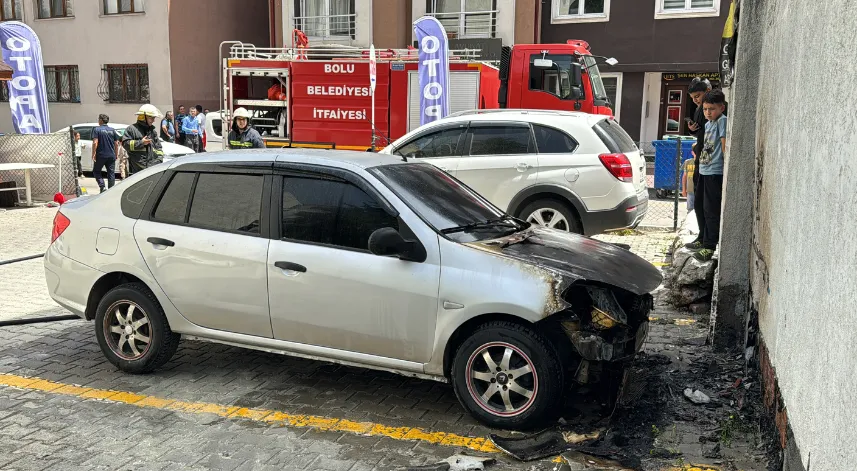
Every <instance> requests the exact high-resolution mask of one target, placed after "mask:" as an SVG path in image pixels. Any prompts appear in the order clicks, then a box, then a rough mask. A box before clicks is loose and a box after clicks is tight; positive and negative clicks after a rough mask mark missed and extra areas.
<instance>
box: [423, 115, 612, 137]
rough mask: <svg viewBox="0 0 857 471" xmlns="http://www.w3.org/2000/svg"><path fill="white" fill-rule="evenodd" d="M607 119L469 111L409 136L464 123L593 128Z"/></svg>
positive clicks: (594, 116)
mask: <svg viewBox="0 0 857 471" xmlns="http://www.w3.org/2000/svg"><path fill="white" fill-rule="evenodd" d="M605 119H608V116H605V115H597V114H590V113H583V112H579V111H561V110H526V109H493V110H469V111H459V112H457V113H452V114H450V115H449V116H447V117H445V118H442V119H439V120H437V121H434V122H432V123H430V124H426V125H425V126H421V127H419V128H416V129H414V130H412V131H411V132H409V133H408V135H409V136H410V135H413V134H415V133H416V131H423V130H425V129H428V128H430V127H434V126H442V125H444V124H452V123H464V122H479V121H484V122H490V121H518V122H528V123H537V124H545V125H548V126H555V127H568V126H575V127H577V126H583V127H586V128H591V127H592V126H594V125H595V124H596V123H598V122H599V121H603V120H605Z"/></svg>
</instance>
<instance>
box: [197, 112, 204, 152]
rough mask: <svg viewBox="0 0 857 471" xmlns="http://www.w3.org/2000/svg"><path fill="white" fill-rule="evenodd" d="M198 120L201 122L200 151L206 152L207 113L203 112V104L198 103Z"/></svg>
mask: <svg viewBox="0 0 857 471" xmlns="http://www.w3.org/2000/svg"><path fill="white" fill-rule="evenodd" d="M196 113H197V115H196V121H197V122H198V123H199V133H200V136H199V139H200V141H201V142H200V148H201V150H200V152H205V137H206V136H205V113H203V112H202V105H196Z"/></svg>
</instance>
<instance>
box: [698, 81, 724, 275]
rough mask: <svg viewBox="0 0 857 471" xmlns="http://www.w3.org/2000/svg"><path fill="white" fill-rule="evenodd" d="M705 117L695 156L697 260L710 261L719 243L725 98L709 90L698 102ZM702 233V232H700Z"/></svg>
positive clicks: (721, 94) (718, 92) (720, 93)
mask: <svg viewBox="0 0 857 471" xmlns="http://www.w3.org/2000/svg"><path fill="white" fill-rule="evenodd" d="M702 103H703V107H704V112H705V117H706V119H708V123H706V124H705V143H704V145H703V147H702V154H700V156H699V167H698V168H699V186H698V187H697V188H696V192H697V193H698V194H699V196H700V198H701V199H702V200H703V201H702V209H703V215H704V219H705V232H704V237H703V239H702V249H701V250H699V251H698V252H697V253H696V254H695V258H696V259H698V260H702V261H706V260H711V257H712V256H713V255H714V251H715V250H716V249H717V243H718V242H719V240H720V209H721V208H720V206H721V201H722V199H723V166H724V160H725V159H724V153H725V151H726V115H724V114H723V112H724V111H725V109H726V96H725V95H724V94H723V92H722V91H721V90H712V91H710V92H708V93H706V94H705V98H703V99H702ZM700 232H702V230H700Z"/></svg>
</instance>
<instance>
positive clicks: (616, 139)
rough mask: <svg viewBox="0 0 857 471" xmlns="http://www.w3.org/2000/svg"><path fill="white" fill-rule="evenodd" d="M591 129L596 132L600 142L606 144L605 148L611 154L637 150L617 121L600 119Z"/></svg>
mask: <svg viewBox="0 0 857 471" xmlns="http://www.w3.org/2000/svg"><path fill="white" fill-rule="evenodd" d="M592 130H593V131H595V134H598V137H600V138H601V142H603V143H604V145H605V146H607V150H609V151H610V153H611V154H619V153H622V154H624V153H625V152H635V151H636V150H637V145H636V144H634V141H633V140H632V139H631V136H629V135H628V133H626V132H625V130H624V129H622V126H620V125H619V123H617V122H616V121H614V120H612V119H602V120H601V121H599V122H598V123H597V124H596V125H595V126H592Z"/></svg>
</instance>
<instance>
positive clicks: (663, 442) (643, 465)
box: [489, 304, 772, 471]
mask: <svg viewBox="0 0 857 471" xmlns="http://www.w3.org/2000/svg"><path fill="white" fill-rule="evenodd" d="M660 307H661V308H662V307H663V304H661V306H660ZM656 311H658V309H656ZM673 312H674V311H673ZM655 315H658V314H657V313H656V314H655ZM682 315H684V314H682ZM675 316H679V314H678V313H675V314H674V317H675ZM679 321H685V322H679ZM692 321H693V320H689V319H679V320H676V319H672V320H670V319H668V318H667V319H665V320H664V322H662V323H660V324H658V325H657V328H658V329H661V332H660V333H657V334H656V335H657V336H658V337H656V338H655V339H653V340H654V343H653V344H651V345H649V347H648V348H647V351H646V352H643V353H640V354H638V355H637V357H636V358H635V359H634V361H633V362H632V363H631V364H630V365H629V367H628V370H629V375H628V378H629V379H628V380H627V381H626V382H625V384H624V385H623V390H622V392H621V394H620V396H621V397H622V398H624V399H625V400H624V401H622V400H620V401H618V402H617V403H616V404H615V406H614V407H613V406H611V405H609V404H604V403H603V400H604V399H603V398H604V397H605V394H604V392H603V391H597V390H595V388H590V389H582V388H580V387H578V388H577V389H576V390H575V391H574V392H573V393H570V394H569V396H568V400H567V406H566V408H565V411H564V414H563V419H562V420H561V421H560V423H559V424H557V425H556V426H554V427H551V428H548V429H547V430H544V431H541V432H540V433H534V434H533V433H531V434H514V433H501V434H498V435H492V436H490V437H489V438H490V439H491V440H492V442H493V443H494V444H495V445H496V446H497V447H498V448H500V449H502V450H504V451H506V452H507V454H508V455H509V456H512V457H515V458H517V459H519V460H521V461H530V460H537V459H545V458H547V457H553V456H557V455H561V454H563V453H566V454H567V455H568V456H570V457H573V458H572V459H578V461H579V460H581V459H582V460H584V461H585V460H589V461H591V463H585V464H581V463H578V465H579V466H578V467H574V466H571V465H570V464H569V463H568V462H566V464H565V465H563V466H564V467H562V468H557V469H568V470H574V469H605V470H611V471H612V470H625V469H634V470H644V471H649V470H662V469H669V468H678V469H687V468H689V467H690V466H691V465H696V466H701V469H703V470H708V469H714V470H718V471H727V470H739V469H740V470H742V471H752V470H763V469H766V463H767V462H768V461H769V460H768V459H767V457H766V455H767V453H768V452H769V450H771V449H772V448H771V446H772V442H771V441H770V440H768V439H767V438H766V437H768V435H766V434H765V433H763V432H762V430H763V428H764V427H763V426H762V425H761V424H763V423H764V420H763V413H762V411H761V389H760V383H759V381H758V379H757V373H756V371H755V370H754V369H753V368H752V366H751V367H746V366H745V365H747V364H752V362H750V363H748V361H747V358H746V356H745V354H732V355H726V354H715V353H714V352H713V351H712V350H711V347H709V346H706V345H704V343H702V342H696V341H687V340H688V339H695V338H696V337H698V336H700V335H702V336H704V331H705V330H706V328H705V326H704V323H702V322H695V321H693V322H692ZM686 389H690V395H691V396H692V398H695V399H696V402H694V400H691V399H690V398H688V397H687V396H686V395H685V390H686ZM703 395H704V397H706V398H707V399H708V401H707V402H705V401H704V400H701V398H702V397H703ZM629 398H630V399H629ZM581 457H584V458H581ZM599 460H601V461H599ZM599 463H600V464H599ZM610 463H612V464H610Z"/></svg>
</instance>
